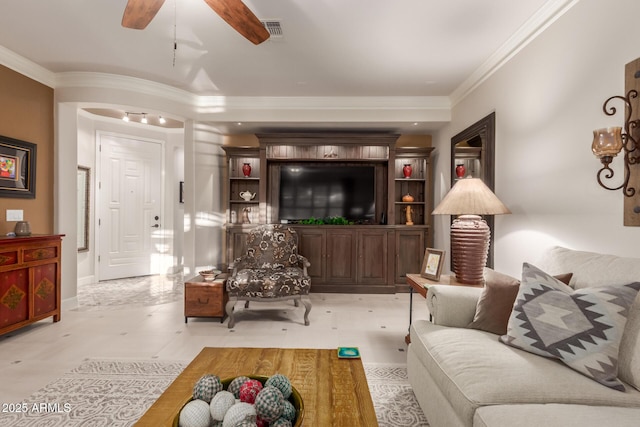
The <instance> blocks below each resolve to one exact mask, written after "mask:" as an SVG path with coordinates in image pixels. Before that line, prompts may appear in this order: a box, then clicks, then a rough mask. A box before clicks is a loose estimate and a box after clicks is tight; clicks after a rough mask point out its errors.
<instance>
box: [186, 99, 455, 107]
mask: <svg viewBox="0 0 640 427" xmlns="http://www.w3.org/2000/svg"><path fill="white" fill-rule="evenodd" d="M197 107H199V108H201V109H205V110H206V109H207V108H220V107H225V108H229V109H239V110H242V109H271V108H277V109H300V108H302V109H314V110H318V109H320V110H322V109H332V110H336V109H337V110H340V109H365V110H366V109H394V110H403V109H416V108H418V109H435V110H441V109H445V110H448V109H450V108H451V103H450V101H449V97H448V96H288V97H279V96H272V97H254V96H229V97H225V96H201V97H199V98H198V104H197Z"/></svg>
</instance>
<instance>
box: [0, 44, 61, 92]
mask: <svg viewBox="0 0 640 427" xmlns="http://www.w3.org/2000/svg"><path fill="white" fill-rule="evenodd" d="M0 64H2V65H4V66H5V67H7V68H10V69H12V70H13V71H15V72H18V73H20V74H22V75H24V76H26V77H29V78H30V79H32V80H35V81H37V82H38V83H42V84H43V85H45V86H49V87H51V88H55V82H56V74H55V73H54V72H52V71H49V70H47V69H46V68H44V67H41V66H40V65H38V64H36V63H35V62H32V61H30V60H28V59H27V58H25V57H23V56H20V55H18V54H17V53H15V52H13V51H11V50H9V49H7V48H5V47H4V46H0Z"/></svg>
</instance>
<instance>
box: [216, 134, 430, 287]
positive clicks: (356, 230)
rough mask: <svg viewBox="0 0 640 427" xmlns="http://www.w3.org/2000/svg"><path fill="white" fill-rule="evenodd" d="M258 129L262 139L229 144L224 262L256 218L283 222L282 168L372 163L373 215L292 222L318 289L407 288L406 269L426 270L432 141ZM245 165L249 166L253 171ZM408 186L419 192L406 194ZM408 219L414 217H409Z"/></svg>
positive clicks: (258, 221)
mask: <svg viewBox="0 0 640 427" xmlns="http://www.w3.org/2000/svg"><path fill="white" fill-rule="evenodd" d="M257 137H258V140H259V146H258V147H233V146H225V147H223V149H224V150H225V152H226V154H227V171H226V172H227V183H228V185H227V187H226V194H225V200H226V208H227V216H226V219H225V229H226V239H225V245H226V248H225V251H226V259H225V262H227V263H229V264H230V263H231V262H232V261H233V260H234V259H235V258H237V257H238V256H240V255H241V254H243V253H244V252H245V249H246V244H245V241H246V234H247V232H248V231H249V230H251V229H252V228H253V227H255V225H256V224H269V223H278V222H280V220H279V214H278V211H279V200H280V198H279V191H280V169H281V168H283V167H286V166H287V165H295V164H314V165H323V166H324V165H335V166H336V167H338V166H340V167H349V165H366V166H371V167H372V168H373V170H374V182H375V203H374V204H375V216H374V219H373V220H368V221H364V222H361V223H358V224H354V225H302V224H300V223H293V224H290V226H291V227H292V228H293V229H295V230H296V231H297V232H298V238H299V251H300V253H301V254H302V255H304V256H305V257H307V258H308V259H309V261H310V262H311V268H310V269H309V274H310V275H311V278H312V292H349V293H394V292H398V291H400V292H403V291H408V286H407V284H406V279H405V277H406V274H407V273H416V272H418V271H420V266H421V263H422V259H423V257H424V251H425V249H426V248H427V247H428V246H431V245H432V241H433V236H432V233H431V211H432V208H433V206H432V203H433V197H432V177H431V175H432V172H431V167H430V156H431V152H432V150H433V148H432V147H415V148H413V147H412V148H409V147H396V141H397V139H398V137H399V135H396V134H388V133H335V134H334V133H281V134H258V135H257ZM246 165H248V166H249V168H250V170H251V172H250V173H249V174H248V176H246V172H247V170H248V168H247V166H246ZM405 165H410V166H411V174H410V176H409V177H405V175H404V173H403V168H405ZM243 167H244V172H243ZM241 193H242V194H243V195H244V196H245V197H241V196H240V194H241ZM407 194H410V195H411V196H412V197H413V200H410V201H406V199H405V201H403V196H405V195H407ZM406 209H409V210H410V214H409V215H407V211H406ZM409 219H411V220H412V222H413V224H411V225H408V224H407V221H408V220H409ZM247 220H248V221H249V222H247Z"/></svg>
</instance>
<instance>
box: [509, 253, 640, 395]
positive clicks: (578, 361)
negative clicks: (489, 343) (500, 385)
mask: <svg viewBox="0 0 640 427" xmlns="http://www.w3.org/2000/svg"><path fill="white" fill-rule="evenodd" d="M639 290H640V282H635V283H631V284H628V285H624V286H602V287H592V288H583V289H579V290H577V291H574V290H573V289H572V288H570V287H568V286H567V285H565V284H564V283H562V282H560V281H559V280H557V279H555V278H554V277H553V276H550V275H549V274H547V273H545V272H544V271H542V270H540V269H539V268H537V267H535V266H533V265H531V264H527V263H525V264H524V265H523V267H522V282H521V284H520V290H519V291H518V296H517V297H516V302H515V304H514V307H513V311H512V312H511V317H510V318H509V323H508V326H507V334H506V335H503V336H501V337H500V341H502V342H503V343H505V344H507V345H510V346H513V347H517V348H520V349H522V350H525V351H527V352H530V353H534V354H537V355H540V356H545V357H550V358H555V359H559V360H561V361H562V362H563V363H565V364H566V365H567V366H568V367H570V368H571V369H574V370H576V371H578V372H580V373H581V374H584V375H586V376H587V377H589V378H592V379H594V380H595V381H597V382H599V383H601V384H604V385H606V386H607V387H611V388H613V389H616V390H620V391H624V390H625V388H624V385H623V384H622V383H621V382H620V380H619V379H618V378H617V376H618V349H619V347H620V340H621V338H622V333H623V331H624V327H625V324H626V323H627V316H628V313H629V307H631V304H632V303H633V301H634V299H635V298H636V295H637V294H638V291H639Z"/></svg>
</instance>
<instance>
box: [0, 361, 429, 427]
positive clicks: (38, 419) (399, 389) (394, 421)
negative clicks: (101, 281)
mask: <svg viewBox="0 0 640 427" xmlns="http://www.w3.org/2000/svg"><path fill="white" fill-rule="evenodd" d="M186 366H187V363H186V362H179V361H160V360H158V361H149V360H144V361H123V360H119V361H109V360H93V359H88V360H86V361H85V362H83V363H82V364H81V365H80V366H79V367H77V368H75V369H73V370H71V371H70V372H68V373H66V374H65V375H64V376H63V377H62V378H60V379H58V380H56V381H54V382H52V383H51V384H49V385H47V386H46V387H44V388H43V389H41V390H39V391H37V392H36V393H34V394H33V395H31V396H30V397H29V398H28V399H26V400H25V401H24V402H22V403H16V404H15V406H14V407H12V408H7V409H10V411H8V412H4V411H3V412H1V413H0V425H2V426H12V427H42V426H46V427H80V426H83V427H84V426H91V427H103V426H104V427H107V426H108V427H121V426H132V425H133V424H134V423H135V422H136V421H137V420H138V419H139V418H140V417H141V416H142V414H144V412H145V411H146V410H147V409H148V408H149V407H150V406H151V405H152V404H153V402H154V401H155V400H156V399H157V398H158V396H160V394H162V392H163V391H164V390H165V389H166V388H167V387H168V386H169V384H171V382H172V381H173V379H174V378H175V377H176V376H177V375H178V374H179V373H180V372H182V370H183V369H184V368H185V367H186ZM365 372H366V374H367V381H368V382H369V389H370V390H371V396H372V398H373V402H374V407H375V410H376V414H377V416H378V422H379V424H380V427H401V426H410V427H419V426H428V425H429V424H428V423H427V421H426V419H425V417H424V414H423V413H422V411H421V410H420V407H419V406H418V402H417V401H416V399H415V396H414V395H413V391H411V386H410V385H409V383H408V380H407V371H406V368H404V367H398V366H390V365H365ZM18 411H20V412H18Z"/></svg>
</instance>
